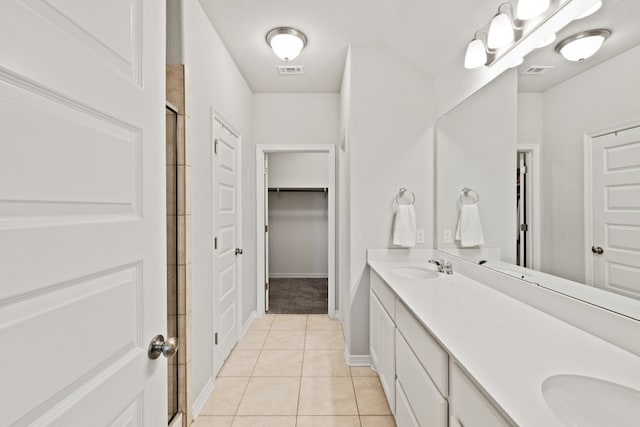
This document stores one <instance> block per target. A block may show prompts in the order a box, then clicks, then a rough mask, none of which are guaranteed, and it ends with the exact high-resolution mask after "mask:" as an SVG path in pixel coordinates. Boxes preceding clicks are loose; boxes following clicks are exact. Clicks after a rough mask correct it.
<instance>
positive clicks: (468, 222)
mask: <svg viewBox="0 0 640 427" xmlns="http://www.w3.org/2000/svg"><path fill="white" fill-rule="evenodd" d="M456 240H459V241H460V246H462V247H463V248H466V247H469V246H478V245H481V244H483V243H484V234H482V224H481V223H480V210H479V209H478V204H477V203H473V204H469V205H467V204H465V205H462V207H461V208H460V216H459V217H458V228H457V229H456Z"/></svg>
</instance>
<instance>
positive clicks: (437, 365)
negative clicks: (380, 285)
mask: <svg viewBox="0 0 640 427" xmlns="http://www.w3.org/2000/svg"><path fill="white" fill-rule="evenodd" d="M396 325H397V327H398V329H399V330H400V332H401V333H402V335H403V336H404V338H405V339H406V340H407V342H408V343H410V347H411V349H412V350H413V352H414V353H415V355H416V356H417V357H418V359H419V360H420V363H421V364H422V366H423V367H424V369H426V371H427V373H428V374H429V376H430V377H431V380H433V383H434V384H435V385H436V387H438V390H440V393H441V394H442V395H443V396H447V395H448V394H449V387H448V382H449V370H448V369H449V356H448V354H447V352H446V351H444V349H443V348H442V347H440V344H438V342H437V341H436V340H435V339H434V338H433V337H432V336H431V334H430V333H429V332H427V330H426V329H425V328H424V326H422V324H421V323H420V322H418V321H417V320H416V318H415V317H413V314H411V312H410V311H409V309H407V308H406V307H405V306H404V304H402V303H401V302H400V301H398V303H397V304H396Z"/></svg>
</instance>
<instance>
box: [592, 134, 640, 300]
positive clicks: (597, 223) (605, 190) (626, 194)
mask: <svg viewBox="0 0 640 427" xmlns="http://www.w3.org/2000/svg"><path fill="white" fill-rule="evenodd" d="M592 158H593V177H592V182H593V184H592V185H593V196H592V200H593V242H592V243H591V244H592V245H593V248H592V253H593V257H594V258H593V271H594V284H595V286H596V287H599V288H603V289H606V290H608V291H612V292H617V293H619V294H622V295H626V296H629V297H632V298H636V299H640V127H636V128H633V129H628V130H624V131H620V132H616V133H611V134H608V135H604V136H601V137H598V138H594V139H593V145H592ZM587 244H589V242H587Z"/></svg>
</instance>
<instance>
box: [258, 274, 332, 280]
mask: <svg viewBox="0 0 640 427" xmlns="http://www.w3.org/2000/svg"><path fill="white" fill-rule="evenodd" d="M328 278H329V275H328V274H327V273H270V274H269V279H328Z"/></svg>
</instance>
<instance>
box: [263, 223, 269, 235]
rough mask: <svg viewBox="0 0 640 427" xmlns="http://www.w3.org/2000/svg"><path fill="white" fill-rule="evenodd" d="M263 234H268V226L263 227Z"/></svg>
mask: <svg viewBox="0 0 640 427" xmlns="http://www.w3.org/2000/svg"><path fill="white" fill-rule="evenodd" d="M264 232H265V233H268V232H269V226H268V225H265V226H264Z"/></svg>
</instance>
